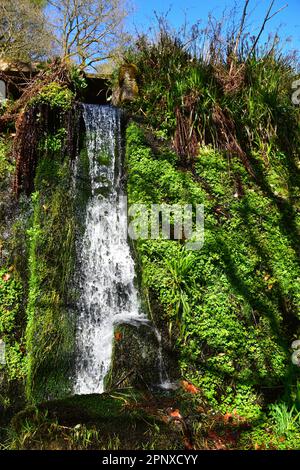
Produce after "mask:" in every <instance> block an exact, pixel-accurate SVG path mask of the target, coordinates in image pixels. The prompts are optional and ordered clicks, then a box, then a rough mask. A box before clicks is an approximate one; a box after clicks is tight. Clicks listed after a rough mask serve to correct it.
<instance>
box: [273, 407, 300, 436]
mask: <svg viewBox="0 0 300 470" xmlns="http://www.w3.org/2000/svg"><path fill="white" fill-rule="evenodd" d="M270 418H271V421H272V422H273V425H274V430H275V432H276V434H278V435H279V436H284V435H288V434H290V433H291V432H293V431H298V432H300V411H297V409H296V407H295V405H293V406H292V407H291V408H290V409H289V408H288V406H287V405H286V404H285V403H275V404H273V405H271V406H270Z"/></svg>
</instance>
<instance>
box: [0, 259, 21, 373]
mask: <svg viewBox="0 0 300 470" xmlns="http://www.w3.org/2000/svg"><path fill="white" fill-rule="evenodd" d="M12 268H13V267H12ZM22 296H23V287H22V283H21V282H20V281H19V280H18V279H17V276H16V274H15V273H14V271H13V269H7V268H2V269H0V337H1V339H2V340H3V341H4V343H5V364H4V365H1V366H0V367H1V368H3V369H4V370H5V371H6V372H7V377H8V379H9V380H14V379H23V378H24V377H25V375H26V356H25V354H24V352H25V349H24V341H23V338H22V325H21V322H20V310H21V306H22Z"/></svg>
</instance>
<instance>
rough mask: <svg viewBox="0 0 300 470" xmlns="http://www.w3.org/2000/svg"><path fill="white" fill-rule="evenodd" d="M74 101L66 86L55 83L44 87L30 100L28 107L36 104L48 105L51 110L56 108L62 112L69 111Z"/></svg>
mask: <svg viewBox="0 0 300 470" xmlns="http://www.w3.org/2000/svg"><path fill="white" fill-rule="evenodd" d="M73 101H74V94H73V92H72V91H71V90H69V89H68V88H67V87H66V86H62V85H60V84H59V83H57V82H52V83H49V84H48V85H45V86H44V87H43V88H42V89H41V90H40V91H39V93H38V94H37V95H36V96H35V97H34V98H33V99H32V100H31V102H30V103H29V105H30V106H32V105H36V104H38V103H39V104H48V105H49V106H50V107H51V108H52V109H53V108H57V109H60V110H63V111H67V110H69V109H71V107H72V104H73Z"/></svg>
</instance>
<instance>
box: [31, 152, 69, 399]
mask: <svg viewBox="0 0 300 470" xmlns="http://www.w3.org/2000/svg"><path fill="white" fill-rule="evenodd" d="M35 188H36V192H35V193H34V194H33V195H32V202H33V220H32V227H31V228H30V229H29V231H28V235H29V271H30V278H29V294H28V307H27V316H28V325H27V349H28V354H29V368H28V380H27V394H28V397H29V398H30V399H34V400H36V401H40V400H42V399H45V398H50V397H57V396H64V395H65V394H66V393H67V392H68V391H69V390H70V384H69V379H70V368H71V360H72V354H73V350H74V336H75V334H74V324H73V318H72V313H71V310H70V308H69V307H68V305H69V303H70V296H71V293H70V291H69V284H70V279H71V276H72V273H73V268H74V250H75V246H74V236H75V209H74V196H73V193H72V176H71V171H70V162H69V161H68V160H67V159H66V160H65V161H64V162H61V161H59V160H57V159H55V158H53V155H52V156H49V155H47V156H45V157H44V158H43V159H41V160H40V162H39V164H38V167H37V172H36V177H35Z"/></svg>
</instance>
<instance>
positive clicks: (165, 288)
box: [127, 124, 300, 419]
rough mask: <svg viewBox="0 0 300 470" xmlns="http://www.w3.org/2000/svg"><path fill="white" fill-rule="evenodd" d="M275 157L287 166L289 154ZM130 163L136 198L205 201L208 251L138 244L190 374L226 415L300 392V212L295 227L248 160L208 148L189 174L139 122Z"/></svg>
mask: <svg viewBox="0 0 300 470" xmlns="http://www.w3.org/2000/svg"><path fill="white" fill-rule="evenodd" d="M275 155H277V156H278V159H279V161H281V162H282V164H283V165H285V164H286V162H287V161H288V159H289V156H287V155H286V154H285V153H279V154H278V153H276V154H275ZM276 161H277V160H276V159H273V161H272V163H273V167H275V168H276ZM127 166H128V174H129V178H128V195H129V201H130V203H146V204H148V205H150V204H151V203H164V202H165V203H169V204H173V203H189V204H191V203H192V204H193V203H194V204H195V203H204V206H205V244H204V247H203V248H202V249H201V250H200V251H196V252H192V253H189V252H187V251H186V249H185V248H184V247H183V246H182V245H181V244H179V243H178V242H176V241H169V240H144V241H143V240H139V241H138V242H137V249H138V253H139V258H140V261H141V264H142V277H143V286H144V288H145V289H146V290H147V289H150V290H151V291H152V292H154V293H155V294H154V295H155V298H156V299H157V300H158V301H159V302H160V304H161V305H162V307H163V312H164V319H165V320H166V321H168V322H169V324H170V325H171V326H174V325H176V328H175V329H173V330H172V329H171V333H172V337H173V338H174V339H176V342H177V348H178V350H179V352H180V366H181V370H182V373H183V374H184V376H185V377H187V378H189V379H190V380H191V381H192V382H193V383H195V384H196V385H198V386H199V387H200V388H201V389H202V390H203V392H204V393H205V395H206V397H207V398H208V399H209V400H210V403H211V404H212V405H213V406H214V407H215V408H217V409H219V410H221V411H222V412H224V413H225V412H226V411H228V412H230V411H231V412H232V411H233V410H234V409H236V410H238V412H239V413H240V414H241V415H243V416H246V417H248V418H251V419H256V418H259V416H260V413H261V406H262V405H263V403H264V399H265V397H264V395H266V398H267V396H268V395H267V393H268V390H270V391H271V390H272V389H273V388H274V390H276V389H277V387H282V391H284V389H286V392H287V393H288V394H289V396H291V394H292V390H293V387H294V385H293V384H294V383H295V381H296V377H297V376H299V372H298V370H297V368H296V367H294V366H292V364H291V360H290V350H289V347H290V344H291V342H292V340H293V338H295V337H297V335H298V334H299V323H298V320H299V307H300V304H299V299H300V290H299V282H298V281H299V278H300V267H299V260H298V251H297V243H298V240H299V238H298V237H299V235H298V228H296V227H299V217H298V215H297V216H296V215H295V224H294V225H293V224H291V225H288V224H287V223H285V222H284V221H285V220H286V217H287V218H288V220H290V219H289V217H290V218H291V217H294V216H293V214H294V208H293V206H292V205H288V204H286V205H285V204H282V205H281V204H280V203H278V199H277V195H276V194H275V193H273V192H272V191H270V192H269V191H267V192H265V190H264V189H265V188H264V187H260V185H259V183H258V182H257V181H255V180H253V179H252V178H251V176H250V175H249V174H248V172H247V170H246V169H245V167H244V165H243V163H242V162H241V161H240V160H239V158H237V157H233V156H231V158H228V156H227V155H226V154H225V153H224V152H220V151H217V150H214V149H213V147H212V146H206V147H201V148H200V150H199V156H198V157H197V158H196V161H195V165H194V168H193V170H192V171H181V170H180V169H179V168H178V167H177V162H176V159H172V160H170V159H169V150H166V149H165V148H164V146H162V145H161V146H160V150H159V151H156V152H155V153H153V150H152V149H151V147H150V145H147V139H146V137H145V135H144V134H143V131H142V129H141V128H139V127H138V126H136V125H135V124H131V125H130V126H129V127H128V129H127ZM271 167H272V165H271V164H270V166H268V167H265V168H264V169H263V170H262V172H263V173H262V174H263V175H270V174H271V173H270V171H271V170H270V168H271ZM278 171H279V172H280V171H281V170H280V169H279V170H278ZM291 177H293V178H294V181H295V180H296V181H297V179H296V176H295V175H291V174H290V172H289V171H287V172H286V173H283V174H281V178H280V185H281V186H284V185H285V182H286V183H288V182H289V181H290V178H291ZM285 178H286V180H285ZM153 181H155V184H153ZM276 189H277V190H278V187H277V188H276ZM295 203H296V201H295ZM178 320H179V322H178Z"/></svg>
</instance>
